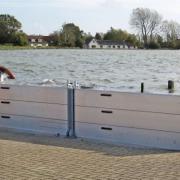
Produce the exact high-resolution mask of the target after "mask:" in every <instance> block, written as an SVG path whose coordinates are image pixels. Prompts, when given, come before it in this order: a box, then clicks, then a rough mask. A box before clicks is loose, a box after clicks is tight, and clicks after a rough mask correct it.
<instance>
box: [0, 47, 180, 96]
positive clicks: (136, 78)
mask: <svg viewBox="0 0 180 180" xmlns="http://www.w3.org/2000/svg"><path fill="white" fill-rule="evenodd" d="M0 64H1V65H3V66H6V67H8V68H10V69H11V70H12V71H13V72H14V73H15V75H16V80H8V81H6V82H5V83H9V84H21V85H22V84H26V85H40V86H42V85H43V86H65V85H66V83H67V80H72V81H74V80H76V81H78V82H79V83H80V84H82V85H93V86H94V88H96V89H106V90H118V91H130V92H139V91H140V84H141V82H144V83H145V92H150V93H160V94H164V93H168V91H167V82H168V80H173V81H175V85H176V91H175V93H174V94H180V51H175V50H153V51H151V50H70V49H66V50H64V49H60V50H59V49H50V50H11V51H0Z"/></svg>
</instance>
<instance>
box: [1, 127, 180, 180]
mask: <svg viewBox="0 0 180 180" xmlns="http://www.w3.org/2000/svg"><path fill="white" fill-rule="evenodd" d="M0 179H12V180H14V179H18V180H20V179H24V180H27V179H38V180H39V179H43V180H45V179H59V180H67V179H68V180H69V179H70V180H71V179H72V180H106V179H109V180H113V179H115V180H116V179H117V180H118V179H130V180H132V179H143V180H144V179H155V180H156V179H157V180H158V179H162V180H166V179H172V180H175V179H180V152H170V151H162V150H150V149H149V150H147V149H146V150H145V149H137V148H127V147H123V146H122V147H117V146H112V145H108V144H103V143H97V142H96V143H95V142H92V141H88V140H80V139H77V140H72V139H65V138H63V137H48V136H42V135H28V134H22V133H15V132H8V131H5V130H1V131H0Z"/></svg>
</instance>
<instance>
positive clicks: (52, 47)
mask: <svg viewBox="0 0 180 180" xmlns="http://www.w3.org/2000/svg"><path fill="white" fill-rule="evenodd" d="M38 49H39V50H40V49H41V50H43V49H74V50H108V51H109V50H116V51H123V50H130V51H134V50H145V51H146V50H156V51H157V50H179V49H168V48H160V49H113V48H112V49H98V48H97V49H96V48H95V49H86V48H82V49H81V48H77V47H74V48H68V47H66V48H65V47H57V46H48V47H37V48H34V47H31V46H13V45H0V50H38Z"/></svg>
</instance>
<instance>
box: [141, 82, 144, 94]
mask: <svg viewBox="0 0 180 180" xmlns="http://www.w3.org/2000/svg"><path fill="white" fill-rule="evenodd" d="M141 93H144V83H141Z"/></svg>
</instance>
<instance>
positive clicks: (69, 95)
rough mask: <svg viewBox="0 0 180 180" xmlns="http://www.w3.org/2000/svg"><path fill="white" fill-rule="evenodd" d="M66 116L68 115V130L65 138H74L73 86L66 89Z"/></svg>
mask: <svg viewBox="0 0 180 180" xmlns="http://www.w3.org/2000/svg"><path fill="white" fill-rule="evenodd" d="M67 91H68V92H67V100H68V101H67V102H68V104H67V113H68V114H67V115H68V130H67V133H66V136H67V137H72V138H76V133H75V89H74V87H73V86H68V88H67Z"/></svg>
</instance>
